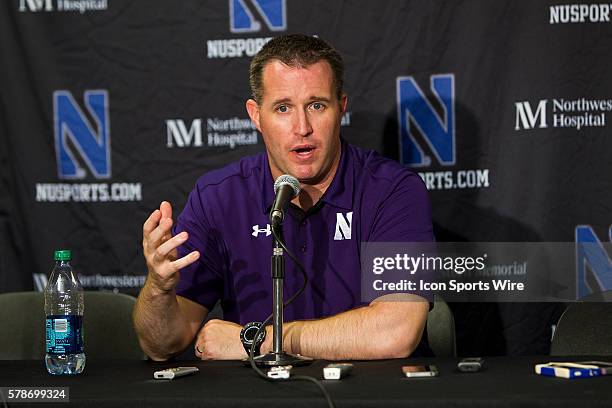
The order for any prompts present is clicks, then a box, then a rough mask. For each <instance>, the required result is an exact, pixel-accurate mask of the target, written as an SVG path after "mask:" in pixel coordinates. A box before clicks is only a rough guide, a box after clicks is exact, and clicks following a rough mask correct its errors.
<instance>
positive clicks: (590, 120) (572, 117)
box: [514, 98, 612, 131]
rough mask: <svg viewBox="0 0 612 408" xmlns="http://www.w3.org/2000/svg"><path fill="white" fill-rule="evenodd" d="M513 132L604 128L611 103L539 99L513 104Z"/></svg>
mask: <svg viewBox="0 0 612 408" xmlns="http://www.w3.org/2000/svg"><path fill="white" fill-rule="evenodd" d="M514 110H515V120H514V130H515V131H523V130H532V129H547V128H549V127H552V128H568V129H574V130H578V131H579V130H581V129H583V128H592V127H594V128H597V127H605V126H606V119H607V113H608V112H610V111H612V99H586V98H578V99H565V98H555V99H541V100H539V101H536V102H530V101H520V102H515V103H514Z"/></svg>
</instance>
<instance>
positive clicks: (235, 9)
mask: <svg viewBox="0 0 612 408" xmlns="http://www.w3.org/2000/svg"><path fill="white" fill-rule="evenodd" d="M247 3H250V4H251V5H252V6H253V8H254V9H255V10H257V14H259V16H260V20H257V19H256V18H255V16H254V15H253V13H252V12H251V10H250V9H249V7H248V6H247ZM229 5H230V31H231V32H232V33H255V32H258V31H260V30H261V26H262V24H261V21H263V22H264V23H265V25H266V26H267V28H268V29H269V30H270V31H285V30H286V29H287V15H286V7H285V0H251V1H250V2H248V0H229Z"/></svg>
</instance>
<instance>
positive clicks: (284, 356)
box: [253, 223, 312, 367]
mask: <svg viewBox="0 0 612 408" xmlns="http://www.w3.org/2000/svg"><path fill="white" fill-rule="evenodd" d="M271 227H272V228H275V233H274V234H272V243H273V245H272V246H273V248H272V344H273V349H272V351H271V352H270V353H267V354H262V355H259V356H257V357H255V358H254V359H253V360H254V361H255V364H257V365H258V366H265V367H275V366H286V365H292V366H298V365H305V364H310V363H312V359H311V358H309V357H304V356H301V355H299V354H297V355H294V354H289V353H285V352H284V351H283V281H284V278H285V257H284V254H283V248H282V247H281V245H280V243H279V242H278V240H277V239H276V237H277V236H278V237H279V238H281V239H282V240H284V238H283V229H282V223H279V224H278V225H272V226H271Z"/></svg>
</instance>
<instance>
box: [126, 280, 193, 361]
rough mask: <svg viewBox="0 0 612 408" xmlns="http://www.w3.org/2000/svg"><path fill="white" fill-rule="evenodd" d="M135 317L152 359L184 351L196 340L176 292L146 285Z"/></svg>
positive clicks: (142, 342)
mask: <svg viewBox="0 0 612 408" xmlns="http://www.w3.org/2000/svg"><path fill="white" fill-rule="evenodd" d="M133 317H134V327H135V329H136V334H137V335H138V339H139V341H140V345H141V347H142V349H143V350H144V351H145V353H146V354H147V355H148V356H149V357H151V358H152V359H153V360H167V359H168V358H170V357H172V356H173V355H174V354H177V353H179V352H181V351H182V350H183V349H184V348H185V347H186V346H187V345H188V344H189V342H190V341H191V338H192V337H193V336H192V335H191V331H190V327H189V322H188V321H187V319H186V318H185V316H184V314H183V313H181V308H180V306H179V304H178V301H177V297H176V294H175V292H174V290H172V291H169V292H162V291H159V290H156V289H154V288H153V287H151V286H150V285H148V284H146V283H145V285H144V287H143V288H142V290H141V291H140V294H139V296H138V300H137V301H136V306H135V307H134V316H133Z"/></svg>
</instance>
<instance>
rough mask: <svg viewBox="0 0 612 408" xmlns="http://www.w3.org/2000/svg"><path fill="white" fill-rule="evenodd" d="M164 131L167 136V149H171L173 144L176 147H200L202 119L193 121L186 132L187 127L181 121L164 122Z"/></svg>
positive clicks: (170, 120) (169, 120)
mask: <svg viewBox="0 0 612 408" xmlns="http://www.w3.org/2000/svg"><path fill="white" fill-rule="evenodd" d="M166 129H167V134H168V140H167V143H166V146H167V147H173V145H174V144H176V146H177V147H189V146H195V147H200V146H202V119H194V121H193V122H191V127H190V128H189V130H187V126H185V122H183V120H182V119H168V120H166ZM173 141H174V144H173Z"/></svg>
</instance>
